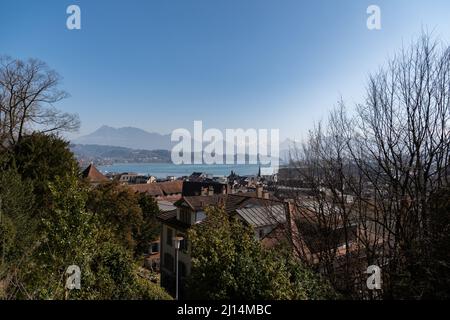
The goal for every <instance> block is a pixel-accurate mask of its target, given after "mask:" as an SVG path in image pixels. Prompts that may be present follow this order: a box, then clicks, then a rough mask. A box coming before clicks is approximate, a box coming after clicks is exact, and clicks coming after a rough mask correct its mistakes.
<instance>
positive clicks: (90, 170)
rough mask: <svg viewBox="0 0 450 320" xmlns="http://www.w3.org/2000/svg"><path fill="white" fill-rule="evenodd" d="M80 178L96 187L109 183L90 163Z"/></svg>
mask: <svg viewBox="0 0 450 320" xmlns="http://www.w3.org/2000/svg"><path fill="white" fill-rule="evenodd" d="M81 176H82V177H83V178H85V179H87V180H88V181H89V182H90V183H91V184H93V185H98V184H100V183H104V182H108V181H110V180H109V179H108V178H107V177H105V176H104V175H103V174H102V173H101V172H100V171H98V169H97V168H96V167H95V166H94V164H92V163H91V164H90V165H89V166H88V167H87V168H86V169H84V170H83V172H82V173H81Z"/></svg>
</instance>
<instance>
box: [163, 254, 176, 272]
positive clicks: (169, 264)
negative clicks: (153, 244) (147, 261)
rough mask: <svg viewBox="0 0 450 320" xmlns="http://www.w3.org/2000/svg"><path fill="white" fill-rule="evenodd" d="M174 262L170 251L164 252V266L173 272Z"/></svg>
mask: <svg viewBox="0 0 450 320" xmlns="http://www.w3.org/2000/svg"><path fill="white" fill-rule="evenodd" d="M173 262H174V259H173V257H172V255H171V254H170V253H165V254H164V268H166V269H167V270H169V271H172V272H173Z"/></svg>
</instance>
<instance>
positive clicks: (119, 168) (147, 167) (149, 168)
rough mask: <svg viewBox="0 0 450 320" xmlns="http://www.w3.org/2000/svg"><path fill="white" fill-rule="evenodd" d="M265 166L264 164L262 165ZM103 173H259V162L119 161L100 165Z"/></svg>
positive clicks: (159, 175) (243, 174) (168, 174)
mask: <svg viewBox="0 0 450 320" xmlns="http://www.w3.org/2000/svg"><path fill="white" fill-rule="evenodd" d="M261 167H263V166H261ZM98 169H99V170H100V171H101V172H102V173H109V172H114V173H121V172H135V173H139V174H143V175H152V176H155V177H157V178H166V177H167V176H175V177H182V176H189V175H191V173H192V172H205V173H208V174H212V175H213V176H228V175H229V174H230V173H231V170H233V171H234V172H235V173H237V174H238V175H241V176H249V175H256V174H258V170H259V165H258V164H240V165H239V164H215V165H206V164H197V165H194V164H192V165H187V164H183V165H176V164H173V163H123V164H121V163H118V164H113V165H107V166H99V167H98Z"/></svg>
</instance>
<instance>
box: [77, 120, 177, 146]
mask: <svg viewBox="0 0 450 320" xmlns="http://www.w3.org/2000/svg"><path fill="white" fill-rule="evenodd" d="M72 143H74V144H89V145H102V146H115V147H124V148H131V149H142V150H171V149H172V142H171V141H170V134H166V135H163V134H159V133H153V132H147V131H145V130H142V129H139V128H134V127H124V128H113V127H109V126H102V127H100V128H99V129H97V130H95V131H94V132H92V133H91V134H88V135H85V136H82V137H79V138H76V139H73V140H72Z"/></svg>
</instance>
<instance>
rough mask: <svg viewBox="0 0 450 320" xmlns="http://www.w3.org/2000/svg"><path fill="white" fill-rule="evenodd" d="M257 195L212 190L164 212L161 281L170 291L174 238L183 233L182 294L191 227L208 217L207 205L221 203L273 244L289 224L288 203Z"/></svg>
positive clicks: (188, 264) (188, 263) (188, 267)
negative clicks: (280, 230) (215, 192)
mask: <svg viewBox="0 0 450 320" xmlns="http://www.w3.org/2000/svg"><path fill="white" fill-rule="evenodd" d="M259 195H260V197H257V196H255V195H237V194H226V193H225V194H209V195H198V196H184V197H183V198H182V199H180V200H179V201H177V202H176V203H175V205H176V207H177V208H176V210H173V211H166V212H162V213H161V214H160V215H158V219H159V220H160V221H161V222H162V232H161V252H160V256H161V260H160V262H161V266H160V270H161V285H162V286H163V287H164V288H166V290H168V292H170V293H172V294H173V293H174V291H175V267H176V264H175V263H176V261H175V257H176V252H175V248H174V242H173V239H174V237H176V236H181V237H183V239H184V240H183V241H182V243H181V246H180V250H179V255H178V270H179V280H180V281H179V290H180V297H183V295H184V294H185V292H184V281H185V279H186V277H187V276H188V275H189V274H190V271H191V256H190V252H191V248H190V243H189V239H188V236H187V235H188V230H189V228H190V227H191V226H193V225H195V224H197V223H201V222H202V221H203V219H205V218H206V214H205V209H206V208H207V207H209V206H221V207H223V208H224V210H225V211H226V212H227V213H228V214H229V215H230V216H235V217H237V218H239V219H240V220H241V221H242V222H243V223H245V224H248V225H251V226H253V228H254V230H255V238H256V239H258V240H259V241H261V243H262V244H263V245H265V246H274V245H276V243H277V241H275V239H274V237H273V235H274V234H276V235H277V236H278V235H279V234H278V233H277V232H276V231H277V230H279V229H280V228H281V229H285V228H286V222H287V221H288V220H287V218H286V217H287V216H288V215H289V214H288V212H287V211H288V210H289V207H288V205H287V203H285V202H282V201H278V200H275V199H270V196H266V198H263V193H262V192H261V193H260V194H259Z"/></svg>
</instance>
